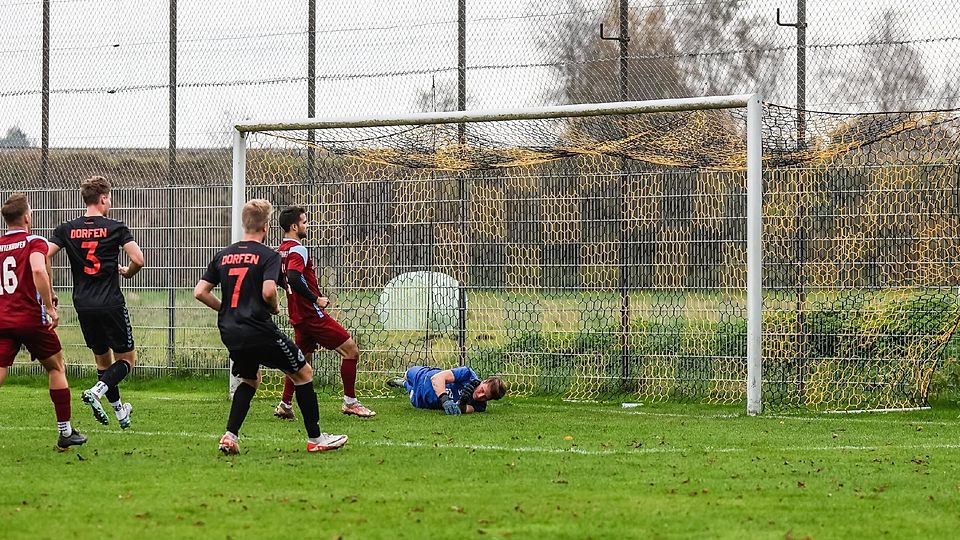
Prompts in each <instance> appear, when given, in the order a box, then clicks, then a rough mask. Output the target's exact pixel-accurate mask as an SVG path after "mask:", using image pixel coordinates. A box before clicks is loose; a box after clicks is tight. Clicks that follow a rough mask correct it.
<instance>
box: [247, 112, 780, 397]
mask: <svg viewBox="0 0 960 540" xmlns="http://www.w3.org/2000/svg"><path fill="white" fill-rule="evenodd" d="M711 109H745V110H746V190H747V197H746V198H747V201H746V214H747V215H746V259H747V261H746V262H747V265H746V266H747V269H746V295H747V306H746V307H747V343H746V354H747V379H746V381H744V383H745V384H746V395H747V413H748V414H749V415H757V414H759V413H760V412H761V365H762V358H761V351H762V348H761V337H762V329H761V322H762V309H763V305H762V297H761V292H762V291H761V287H762V234H763V231H762V198H763V182H762V165H761V164H762V145H761V96H760V95H759V94H743V95H729V96H714V97H696V98H682V99H664V100H649V101H624V102H616V103H597V104H583V105H563V106H554V107H539V108H518V109H502V110H478V111H458V112H438V113H417V114H405V115H371V116H361V117H331V118H301V119H290V120H280V121H243V122H239V123H237V124H236V125H235V126H234V133H233V184H232V197H231V200H232V215H231V224H232V240H233V241H238V240H239V239H240V238H242V234H243V231H242V226H241V221H240V210H241V208H242V207H243V204H244V202H245V199H246V160H247V155H246V153H247V136H248V134H250V133H252V132H261V131H288V130H322V129H331V128H361V127H380V126H400V125H426V124H475V123H480V122H503V121H513V120H538V119H557V118H568V117H588V116H593V117H596V116H605V115H636V114H643V113H664V112H682V111H697V110H711ZM235 384H236V381H232V382H231V394H232V391H233V389H234V388H235Z"/></svg>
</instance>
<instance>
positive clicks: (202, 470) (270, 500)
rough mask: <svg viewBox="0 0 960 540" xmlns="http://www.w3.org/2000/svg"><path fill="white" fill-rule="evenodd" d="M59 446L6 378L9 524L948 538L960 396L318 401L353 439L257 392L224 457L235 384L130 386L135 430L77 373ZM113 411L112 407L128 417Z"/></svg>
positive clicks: (181, 534)
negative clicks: (806, 401) (810, 406)
mask: <svg viewBox="0 0 960 540" xmlns="http://www.w3.org/2000/svg"><path fill="white" fill-rule="evenodd" d="M71 382H72V384H73V393H74V395H75V397H76V399H75V401H74V408H73V410H74V422H75V424H76V425H78V427H79V428H80V429H81V430H82V431H84V432H85V433H86V434H87V435H89V437H90V442H89V443H87V445H85V446H83V447H80V448H79V449H75V450H73V451H70V452H66V453H58V452H55V451H54V450H53V446H54V443H55V441H56V433H55V428H54V426H55V422H54V419H53V407H52V405H51V404H50V401H49V399H48V396H47V391H46V388H45V383H44V381H43V380H37V379H33V378H18V379H11V380H8V381H7V384H6V385H5V386H4V387H2V388H0V452H2V455H3V460H2V461H0V477H2V478H3V483H4V488H3V489H2V490H0V522H2V523H3V532H2V534H0V536H3V537H4V538H64V537H68V538H97V539H109V538H133V537H136V536H138V535H140V536H142V535H144V534H149V535H150V536H151V537H156V538H297V537H302V538H338V537H342V538H431V539H439V538H454V539H463V538H468V537H469V538H704V537H709V538H795V539H799V538H804V537H810V538H865V537H889V538H948V537H953V536H954V535H955V533H956V531H957V529H958V526H960V516H958V514H957V512H956V509H957V508H958V507H960V476H958V474H957V471H960V422H958V421H957V418H958V413H960V410H958V409H957V408H953V407H947V406H942V407H938V408H936V409H934V410H933V411H925V412H917V413H897V414H883V415H860V416H851V415H831V416H826V415H814V416H811V415H807V416H772V415H771V416H762V417H759V418H749V417H746V416H744V415H743V414H742V412H741V411H740V409H739V408H736V409H734V408H721V407H701V406H694V405H679V404H659V405H655V406H650V407H639V408H634V409H622V408H620V407H619V406H617V405H602V404H590V403H572V404H571V403H560V402H557V401H547V400H534V399H509V398H508V399H507V400H505V401H504V402H501V403H494V404H493V405H491V407H490V412H488V413H486V414H479V415H471V416H463V417H445V416H443V415H441V414H440V413H438V412H433V411H419V410H414V409H412V408H411V407H410V406H409V405H408V404H407V402H406V401H405V400H404V399H401V398H399V397H398V398H397V399H378V400H369V401H368V402H367V404H368V405H369V406H371V407H372V408H374V409H375V410H377V412H378V413H379V414H378V416H377V417H376V418H373V419H369V420H361V419H357V418H352V417H349V418H348V417H344V416H342V415H341V414H339V403H338V401H336V400H335V399H333V398H331V397H329V396H323V399H322V401H321V428H322V429H324V430H325V431H329V432H336V433H346V434H348V435H349V436H350V443H349V444H348V445H347V446H346V447H345V448H344V449H342V450H338V451H336V452H330V453H326V454H307V453H306V452H305V449H304V444H305V434H304V433H303V426H302V424H301V423H300V421H299V419H298V420H296V421H293V422H282V421H279V420H276V419H274V418H273V416H272V409H273V406H274V405H275V403H274V402H273V400H265V399H261V400H255V401H254V404H253V406H252V408H251V411H250V415H249V417H248V419H247V422H246V424H245V425H244V429H243V432H242V433H241V454H240V455H239V456H236V457H231V458H227V457H223V456H221V455H219V453H218V452H217V439H218V437H219V436H220V434H222V432H223V429H224V423H225V420H226V416H227V411H228V407H229V403H228V402H227V400H226V399H225V392H224V389H225V387H226V382H225V381H222V380H216V379H214V380H193V379H187V380H161V381H128V383H125V388H124V399H125V400H128V401H131V402H132V403H133V404H134V407H135V411H134V425H133V427H132V428H131V429H130V430H128V431H126V432H121V431H120V429H119V427H117V426H116V423H115V422H114V423H113V424H111V425H110V426H108V427H102V426H99V425H98V424H95V422H94V421H93V419H92V417H91V415H90V413H89V410H88V409H87V408H86V407H85V406H83V404H82V403H81V402H80V399H79V390H80V389H81V388H83V387H85V386H87V383H88V382H91V381H81V380H74V381H71ZM111 420H112V418H111Z"/></svg>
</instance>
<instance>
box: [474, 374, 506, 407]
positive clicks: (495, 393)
mask: <svg viewBox="0 0 960 540" xmlns="http://www.w3.org/2000/svg"><path fill="white" fill-rule="evenodd" d="M505 395H507V383H505V382H503V379H501V378H500V377H488V378H486V379H484V380H483V382H481V383H480V384H478V385H477V388H476V389H475V390H474V391H473V400H474V401H491V400H497V399H500V398H502V397H503V396H505Z"/></svg>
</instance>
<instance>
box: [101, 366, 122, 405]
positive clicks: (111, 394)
mask: <svg viewBox="0 0 960 540" xmlns="http://www.w3.org/2000/svg"><path fill="white" fill-rule="evenodd" d="M124 363H126V362H124ZM106 371H107V370H105V369H98V370H97V380H100V381H102V380H103V374H104V373H106ZM104 395H105V396H107V400H108V401H110V403H116V402H118V401H120V388H119V387H116V386H108V387H107V393H106V394H104Z"/></svg>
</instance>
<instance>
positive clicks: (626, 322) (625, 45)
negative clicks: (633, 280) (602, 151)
mask: <svg viewBox="0 0 960 540" xmlns="http://www.w3.org/2000/svg"><path fill="white" fill-rule="evenodd" d="M629 8H630V6H629V1H628V0H620V37H619V42H620V43H619V44H620V101H627V93H628V89H627V82H628V80H629V72H628V71H627V70H628V68H629V65H628V63H627V62H628V60H627V58H628V55H629V54H630V50H629V46H630V18H629ZM623 136H626V133H624V134H623ZM629 168H630V164H629V162H628V161H627V159H626V158H622V159H621V160H620V234H619V240H620V379H621V386H622V387H623V389H624V390H627V386H628V384H629V381H630V376H631V375H630V276H629V272H630V264H629V261H628V260H627V259H628V255H629V250H628V249H627V247H628V244H629V242H628V241H629V235H628V234H627V231H626V227H625V226H624V224H625V222H626V218H627V216H628V215H629V213H628V212H627V208H626V206H627V199H628V198H629V184H628V176H627V174H628V172H629Z"/></svg>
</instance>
